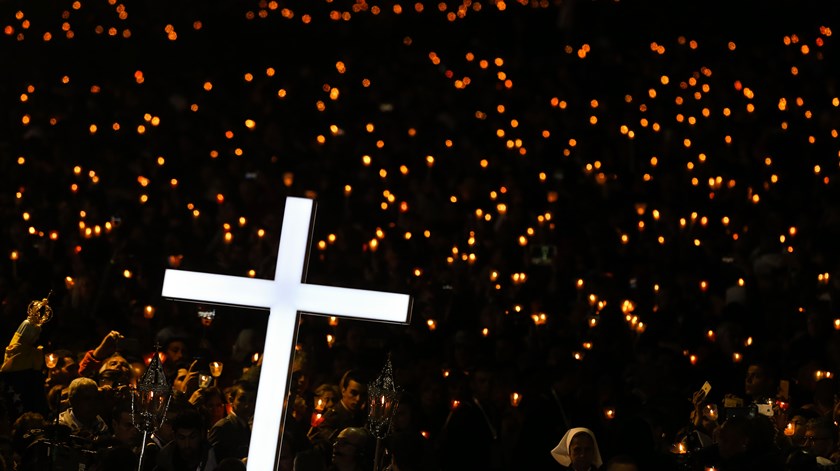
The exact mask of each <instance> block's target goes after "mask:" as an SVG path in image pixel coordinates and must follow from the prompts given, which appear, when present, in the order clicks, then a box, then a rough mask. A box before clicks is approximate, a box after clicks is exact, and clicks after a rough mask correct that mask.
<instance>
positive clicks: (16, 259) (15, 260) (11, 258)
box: [9, 250, 20, 279]
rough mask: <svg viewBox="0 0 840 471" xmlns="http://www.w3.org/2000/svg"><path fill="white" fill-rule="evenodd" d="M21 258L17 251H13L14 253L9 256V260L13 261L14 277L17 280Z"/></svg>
mask: <svg viewBox="0 0 840 471" xmlns="http://www.w3.org/2000/svg"><path fill="white" fill-rule="evenodd" d="M18 258H20V254H19V253H18V251H17V250H12V253H11V254H9V259H10V260H11V261H12V277H13V278H15V279H17V277H18V275H17V261H18Z"/></svg>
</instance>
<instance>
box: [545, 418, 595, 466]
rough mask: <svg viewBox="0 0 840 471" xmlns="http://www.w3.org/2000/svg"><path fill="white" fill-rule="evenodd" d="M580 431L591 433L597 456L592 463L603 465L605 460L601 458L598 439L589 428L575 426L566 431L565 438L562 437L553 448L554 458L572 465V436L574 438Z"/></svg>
mask: <svg viewBox="0 0 840 471" xmlns="http://www.w3.org/2000/svg"><path fill="white" fill-rule="evenodd" d="M579 433H586V434H589V436H590V437H592V445H593V447H594V448H595V457H594V459H593V460H592V464H594V465H595V466H597V467H599V468H600V467H601V465H603V464H604V461H603V460H602V459H601V451H600V450H598V441H597V440H595V434H594V433H592V430H589V429H588V428H583V427H575V428H573V429H569V431H568V432H566V434H565V435H563V438H562V439H560V443H558V444H557V446H556V447H554V449H553V450H551V456H553V457H554V459H555V460H557V462H558V463H560V464H562V465H563V466H569V465H571V464H572V458H571V457H570V456H569V447H570V446H571V444H572V438H574V437H575V435H577V434H579Z"/></svg>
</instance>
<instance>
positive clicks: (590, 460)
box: [551, 427, 604, 471]
mask: <svg viewBox="0 0 840 471" xmlns="http://www.w3.org/2000/svg"><path fill="white" fill-rule="evenodd" d="M551 456H553V457H554V459H555V460H557V462H558V463H560V464H561V465H562V466H563V467H564V469H569V470H573V471H593V470H597V469H599V468H600V467H601V465H603V464H604V461H603V460H602V459H601V451H600V450H599V449H598V441H597V440H595V434H594V433H592V431H591V430H589V429H587V428H582V427H576V428H573V429H571V430H569V431H568V432H566V434H565V435H563V438H562V439H561V440H560V443H558V444H557V446H556V447H554V449H553V450H551Z"/></svg>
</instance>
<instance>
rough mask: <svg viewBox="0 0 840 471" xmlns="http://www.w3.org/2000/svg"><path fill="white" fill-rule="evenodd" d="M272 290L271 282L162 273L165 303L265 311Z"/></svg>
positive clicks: (272, 284)
mask: <svg viewBox="0 0 840 471" xmlns="http://www.w3.org/2000/svg"><path fill="white" fill-rule="evenodd" d="M276 289H277V286H276V284H275V283H274V282H273V281H271V280H263V279H258V278H245V277H241V276H230V275H216V274H210V273H200V272H194V271H187V270H166V272H165V273H164V275H163V290H162V292H161V294H162V295H163V297H164V298H169V299H178V300H184V301H191V302H206V303H210V304H226V305H231V306H243V307H251V308H265V309H268V308H270V307H271V305H272V304H273V302H274V299H275V298H276V294H274V291H275V290H276Z"/></svg>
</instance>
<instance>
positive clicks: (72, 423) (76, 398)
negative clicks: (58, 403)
mask: <svg viewBox="0 0 840 471" xmlns="http://www.w3.org/2000/svg"><path fill="white" fill-rule="evenodd" d="M67 400H68V402H69V403H70V407H69V408H67V410H65V411H64V412H62V413H61V414H60V415H59V416H58V423H59V424H61V425H65V426H67V427H69V428H70V433H72V434H73V435H78V436H80V437H83V438H87V439H90V440H95V439H97V438H102V437H107V436H108V435H109V434H110V432H109V431H108V424H106V423H105V421H104V420H103V419H102V417H100V416H99V414H98V410H99V400H100V396H99V387H98V386H97V385H96V381H94V380H92V379H90V378H85V377H79V378H76V379H74V380H73V381H71V382H70V386H68V387H67Z"/></svg>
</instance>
